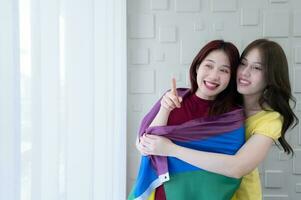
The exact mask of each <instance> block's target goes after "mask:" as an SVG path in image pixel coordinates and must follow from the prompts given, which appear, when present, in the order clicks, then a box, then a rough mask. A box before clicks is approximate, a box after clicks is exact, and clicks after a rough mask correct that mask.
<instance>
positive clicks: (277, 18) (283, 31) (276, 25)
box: [263, 11, 290, 37]
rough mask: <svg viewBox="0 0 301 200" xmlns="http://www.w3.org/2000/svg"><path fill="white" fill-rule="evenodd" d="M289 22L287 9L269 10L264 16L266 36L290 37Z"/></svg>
mask: <svg viewBox="0 0 301 200" xmlns="http://www.w3.org/2000/svg"><path fill="white" fill-rule="evenodd" d="M289 24H290V23H289V13H288V12H287V11H267V12H265V13H264V16H263V35H264V36H265V37H288V36H289Z"/></svg>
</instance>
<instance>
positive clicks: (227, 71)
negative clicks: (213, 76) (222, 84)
mask: <svg viewBox="0 0 301 200" xmlns="http://www.w3.org/2000/svg"><path fill="white" fill-rule="evenodd" d="M220 71H221V72H223V73H227V74H228V73H230V72H229V70H228V69H221V70H220Z"/></svg>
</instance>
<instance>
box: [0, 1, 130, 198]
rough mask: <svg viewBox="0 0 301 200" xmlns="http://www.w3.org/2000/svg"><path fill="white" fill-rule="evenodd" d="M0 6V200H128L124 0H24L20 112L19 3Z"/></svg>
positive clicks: (7, 2)
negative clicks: (24, 75)
mask: <svg viewBox="0 0 301 200" xmlns="http://www.w3.org/2000/svg"><path fill="white" fill-rule="evenodd" d="M20 1H21V0H20ZM0 2H1V3H0V19H1V24H0V42H1V43H0V88H1V90H0V94H1V99H0V125H1V126H0V145H1V146H0V161H1V164H0V167H1V168H0V169H1V171H0V175H1V177H0V178H1V179H0V200H16V199H20V198H21V199H22V200H27V199H30V200H56V199H60V200H83V199H84V200H98V199H110V200H115V199H116V200H117V199H118V200H120V199H126V105H127V104H126V90H127V88H126V85H127V84H126V75H127V73H126V63H127V61H126V1H123V0H31V1H30V9H29V10H30V18H29V19H30V23H29V24H28V27H30V28H29V30H30V31H29V33H30V35H31V37H30V38H31V40H30V45H29V46H30V51H31V56H30V63H31V64H30V70H29V71H30V76H29V77H30V82H29V85H30V89H29V90H28V91H30V95H29V98H28V101H29V102H30V103H28V104H24V107H22V108H21V109H20V108H19V106H18V105H19V102H20V89H19V85H20V84H19V70H18V69H19V68H18V63H19V60H18V59H19V53H18V42H17V41H18V39H17V38H18V34H19V33H18V20H17V19H18V15H17V13H18V6H17V1H16V0H14V1H11V0H0ZM5 6H6V7H5ZM13 15H15V16H13ZM21 34H22V33H21ZM21 38H22V37H21ZM21 83H22V82H21ZM22 105H23V104H22ZM23 109H29V113H30V115H29V121H30V123H29V124H30V125H29V128H28V129H27V130H26V131H25V130H24V132H27V133H28V137H27V141H26V142H27V143H29V145H28V148H27V150H26V159H25V160H24V159H23V160H22V162H26V163H27V164H25V165H24V164H22V167H23V168H21V167H20V166H21V163H20V157H21V158H22V156H24V155H23V153H22V155H21V156H20V152H21V150H20V143H21V142H23V141H22V140H21V139H20V138H21V137H20V131H19V129H20V117H19V116H20V111H22V110H23ZM22 120H24V119H23V118H21V122H22ZM2 124H3V125H4V124H5V125H4V126H2ZM22 131H23V129H21V135H22V134H23V133H24V132H22ZM28 138H29V140H28ZM4 144H5V145H4ZM24 168H25V169H24ZM27 168H28V170H27ZM22 170H23V171H22ZM24 170H26V171H25V172H24ZM21 171H22V175H20V172H21ZM21 176H26V178H27V179H26V181H22V184H19V182H20V180H21ZM3 191H5V192H3ZM19 191H22V192H21V193H22V194H25V193H26V195H24V196H22V195H19V194H20V192H19ZM20 196H21V197H20Z"/></svg>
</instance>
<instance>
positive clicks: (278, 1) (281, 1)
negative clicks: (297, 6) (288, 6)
mask: <svg viewBox="0 0 301 200" xmlns="http://www.w3.org/2000/svg"><path fill="white" fill-rule="evenodd" d="M287 1H288V0H270V2H271V3H286V2H287Z"/></svg>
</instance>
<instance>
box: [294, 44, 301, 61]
mask: <svg viewBox="0 0 301 200" xmlns="http://www.w3.org/2000/svg"><path fill="white" fill-rule="evenodd" d="M295 63H301V46H297V47H295Z"/></svg>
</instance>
